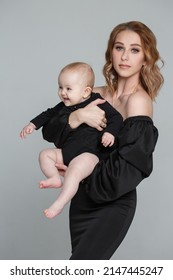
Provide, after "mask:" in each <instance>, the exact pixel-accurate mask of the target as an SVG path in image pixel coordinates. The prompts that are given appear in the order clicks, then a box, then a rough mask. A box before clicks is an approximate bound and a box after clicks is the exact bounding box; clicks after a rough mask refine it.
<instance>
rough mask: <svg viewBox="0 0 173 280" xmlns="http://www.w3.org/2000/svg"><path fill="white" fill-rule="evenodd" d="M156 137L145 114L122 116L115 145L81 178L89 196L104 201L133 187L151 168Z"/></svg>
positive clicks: (155, 132) (116, 197)
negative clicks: (103, 158) (90, 171)
mask: <svg viewBox="0 0 173 280" xmlns="http://www.w3.org/2000/svg"><path fill="white" fill-rule="evenodd" d="M157 138H158V131H157V128H156V127H155V126H154V125H153V122H152V120H151V118H149V117H148V116H135V117H130V118H128V119H126V120H125V122H124V125H123V127H122V129H121V131H120V134H119V137H118V148H117V149H115V150H114V151H113V152H112V153H110V155H109V157H108V159H107V160H106V161H103V160H102V161H100V162H99V163H98V164H97V165H96V167H95V169H94V171H93V173H92V174H91V175H90V176H89V177H88V178H87V179H86V181H84V183H85V184H86V189H87V191H88V194H89V196H90V197H91V198H92V199H93V200H94V201H95V202H97V203H104V202H109V201H112V200H115V199H118V198H119V197H121V196H123V195H125V194H126V193H128V192H130V191H133V190H135V189H136V187H137V186H138V184H139V183H140V182H141V181H142V180H143V179H144V178H146V177H148V176H149V175H150V174H151V172H152V169H153V152H154V149H155V145H156V143H157Z"/></svg>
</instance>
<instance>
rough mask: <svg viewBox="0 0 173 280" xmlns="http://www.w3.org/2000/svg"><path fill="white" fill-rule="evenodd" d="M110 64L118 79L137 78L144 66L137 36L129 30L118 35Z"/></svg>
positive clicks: (140, 45) (142, 53)
mask: <svg viewBox="0 0 173 280" xmlns="http://www.w3.org/2000/svg"><path fill="white" fill-rule="evenodd" d="M112 64H113V67H114V69H115V71H116V72H117V74H118V75H119V77H123V78H129V77H132V76H134V75H136V76H139V73H140V70H141V68H142V66H143V65H144V64H145V59H144V52H143V49H142V44H141V39H140V37H139V35H138V34H137V33H136V32H134V31H131V30H124V31H121V32H120V33H118V35H117V37H116V39H115V44H114V47H113V50H112Z"/></svg>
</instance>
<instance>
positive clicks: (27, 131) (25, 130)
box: [20, 122, 36, 139]
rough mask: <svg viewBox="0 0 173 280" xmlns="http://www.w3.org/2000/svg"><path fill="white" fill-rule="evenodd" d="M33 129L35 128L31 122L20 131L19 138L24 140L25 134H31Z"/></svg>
mask: <svg viewBox="0 0 173 280" xmlns="http://www.w3.org/2000/svg"><path fill="white" fill-rule="evenodd" d="M35 129H36V126H35V125H34V124H33V123H32V122H30V123H29V124H28V125H26V126H25V127H24V128H23V129H22V131H21V132H20V137H21V138H22V139H24V138H26V136H27V134H31V133H32V132H33V131H34V130H35Z"/></svg>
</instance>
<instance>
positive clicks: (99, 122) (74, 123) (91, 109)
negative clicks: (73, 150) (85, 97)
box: [69, 98, 106, 131]
mask: <svg viewBox="0 0 173 280" xmlns="http://www.w3.org/2000/svg"><path fill="white" fill-rule="evenodd" d="M104 102H105V100H104V99H99V98H98V99H96V100H94V101H92V102H91V103H90V104H89V105H87V106H86V107H84V108H82V109H78V110H76V111H74V112H72V113H71V114H70V117H69V125H70V126H71V128H77V127H78V126H79V125H81V124H82V123H86V124H87V125H89V126H91V127H94V128H96V129H97V130H99V131H102V130H103V128H105V127H106V118H105V112H104V111H103V110H102V109H100V108H99V107H98V106H97V105H99V104H103V103H104Z"/></svg>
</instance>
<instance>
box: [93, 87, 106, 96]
mask: <svg viewBox="0 0 173 280" xmlns="http://www.w3.org/2000/svg"><path fill="white" fill-rule="evenodd" d="M93 92H97V93H100V95H101V96H102V97H103V96H104V92H105V87H104V86H100V87H94V88H93Z"/></svg>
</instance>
